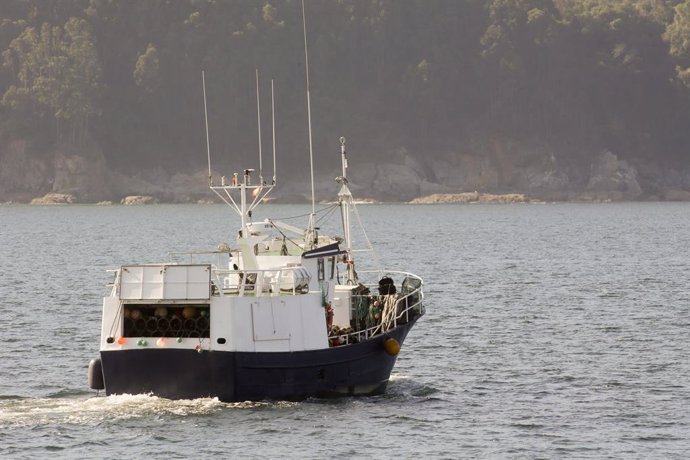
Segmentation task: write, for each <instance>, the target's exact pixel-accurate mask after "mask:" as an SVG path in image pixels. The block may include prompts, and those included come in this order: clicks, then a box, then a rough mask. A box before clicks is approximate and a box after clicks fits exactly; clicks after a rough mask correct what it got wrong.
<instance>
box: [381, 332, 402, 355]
mask: <svg viewBox="0 0 690 460" xmlns="http://www.w3.org/2000/svg"><path fill="white" fill-rule="evenodd" d="M383 348H384V350H386V353H388V354H389V355H391V356H397V355H398V353H400V343H399V342H398V341H397V340H395V339H394V338H393V337H390V338H387V339H386V340H385V341H384V342H383Z"/></svg>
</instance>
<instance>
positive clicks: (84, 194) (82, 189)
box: [53, 146, 110, 202]
mask: <svg viewBox="0 0 690 460" xmlns="http://www.w3.org/2000/svg"><path fill="white" fill-rule="evenodd" d="M83 150H84V149H77V148H74V147H70V146H61V147H59V148H58V150H57V151H56V152H55V156H54V159H53V169H54V174H55V176H54V179H53V191H54V192H60V193H71V194H74V195H78V196H79V198H80V200H81V201H84V202H94V201H99V200H101V199H104V198H106V197H108V196H109V195H110V187H109V182H108V180H107V168H106V164H105V157H104V156H103V154H102V153H101V151H100V150H99V149H97V148H95V147H93V148H91V149H89V150H88V152H89V153H88V154H84V153H83Z"/></svg>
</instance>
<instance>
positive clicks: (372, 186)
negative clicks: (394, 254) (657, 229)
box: [0, 140, 690, 203]
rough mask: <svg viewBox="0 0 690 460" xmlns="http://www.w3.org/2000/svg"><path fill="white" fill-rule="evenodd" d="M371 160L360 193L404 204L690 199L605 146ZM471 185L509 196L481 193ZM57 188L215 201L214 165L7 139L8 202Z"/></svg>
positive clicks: (504, 144)
mask: <svg viewBox="0 0 690 460" xmlns="http://www.w3.org/2000/svg"><path fill="white" fill-rule="evenodd" d="M569 155H570V156H569ZM369 157H370V156H368V154H367V152H358V154H357V157H354V156H353V157H351V158H352V165H351V168H350V169H349V170H348V178H349V179H350V183H349V185H350V189H351V190H352V192H353V195H354V196H355V198H356V199H361V198H365V197H366V198H372V199H375V200H380V201H395V202H406V201H409V200H413V199H415V198H417V197H424V199H423V202H501V201H506V200H507V201H509V202H518V201H520V200H521V199H520V198H519V197H520V196H524V195H520V194H525V195H528V196H530V197H534V198H537V199H542V200H555V201H558V200H578V199H579V200H584V201H618V200H639V199H645V200H667V201H690V169H689V168H683V167H677V166H671V165H661V164H657V163H656V162H653V161H651V160H650V161H648V162H647V163H643V162H639V161H638V162H636V163H635V164H632V163H630V162H628V161H625V160H621V159H619V157H618V156H617V155H616V154H615V153H613V152H603V153H601V154H599V155H597V156H595V158H594V160H593V161H592V162H591V164H587V163H586V162H585V161H584V160H583V159H584V158H588V157H590V155H589V154H588V153H587V152H580V151H573V152H562V151H561V152H560V154H559V155H557V152H552V151H551V150H550V147H548V146H544V145H536V146H526V145H522V144H520V143H518V142H511V141H494V142H492V143H491V144H490V145H481V146H476V147H475V146H469V147H468V146H467V145H466V146H464V147H458V150H457V151H447V152H441V153H437V154H436V155H433V156H432V155H428V154H427V153H426V152H413V153H409V152H408V151H407V150H405V148H402V147H398V148H396V149H394V150H392V151H390V152H387V155H378V154H377V155H376V158H381V157H385V158H386V161H385V162H373V161H370V160H368V158H369ZM571 157H572V159H574V160H573V161H570V160H569V158H571ZM650 158H651V156H650ZM575 160H577V161H575ZM317 169H318V168H317ZM302 173H303V174H302ZM300 174H302V175H303V176H304V177H289V178H288V177H281V180H280V185H279V188H277V189H276V190H275V191H274V192H273V193H272V194H271V196H270V198H271V199H274V200H276V201H280V202H308V201H310V200H311V191H310V181H309V172H308V171H306V172H304V171H302V172H298V173H297V175H298V176H299V175H300ZM340 174H341V171H340V169H339V168H338V170H337V171H332V172H331V173H328V174H325V175H324V174H323V171H319V173H318V174H317V176H316V177H315V179H316V183H315V198H316V200H317V201H327V202H331V201H334V200H335V199H336V195H337V191H338V186H337V185H336V184H335V183H334V182H333V178H334V177H335V176H338V175H340ZM226 175H227V174H226ZM213 177H214V181H215V182H216V183H219V182H220V174H219V173H217V172H214V173H213ZM473 190H484V191H491V192H494V193H499V194H500V193H502V194H503V195H488V194H484V195H482V194H476V196H474V195H473V194H472V191H473ZM458 191H465V192H467V193H457V192H458ZM51 192H52V193H62V194H66V195H71V196H72V197H73V200H74V201H75V202H77V201H78V202H80V203H97V202H101V201H112V202H115V203H118V202H120V201H121V199H122V198H123V197H132V196H138V197H147V198H141V199H140V198H136V199H135V198H125V199H124V200H123V201H127V202H132V203H143V202H148V203H150V202H156V201H160V202H172V203H197V202H199V201H200V200H201V202H209V201H212V200H213V201H217V200H215V196H214V195H213V194H212V193H211V192H210V191H209V189H208V171H207V170H206V168H200V169H199V170H197V171H196V172H192V173H191V174H187V173H171V172H168V171H166V170H164V169H162V168H156V169H152V170H145V171H138V172H136V173H135V174H134V175H125V174H123V173H121V172H118V171H113V170H110V169H108V167H107V164H106V160H105V157H104V155H103V154H102V153H101V151H100V149H99V148H98V146H96V145H94V144H93V143H91V142H89V141H88V140H87V142H86V144H85V145H84V146H82V147H78V146H69V145H62V146H57V147H54V148H53V149H52V150H48V151H39V150H38V148H37V147H36V146H34V145H32V144H31V143H30V142H28V141H24V140H10V141H4V142H0V202H3V201H12V202H20V203H22V202H23V203H27V202H29V201H31V199H32V198H34V197H43V198H42V199H45V197H44V195H45V194H47V193H51ZM513 192H515V193H517V195H516V196H515V197H511V198H506V196H507V195H505V194H506V193H513ZM492 197H494V198H492ZM49 201H50V200H49Z"/></svg>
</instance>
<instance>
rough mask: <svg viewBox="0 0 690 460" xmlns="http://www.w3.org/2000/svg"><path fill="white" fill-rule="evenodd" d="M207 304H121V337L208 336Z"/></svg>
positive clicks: (209, 319)
mask: <svg viewBox="0 0 690 460" xmlns="http://www.w3.org/2000/svg"><path fill="white" fill-rule="evenodd" d="M210 322H211V316H210V307H209V305H208V304H198V305H178V304H125V305H124V324H123V334H122V335H123V336H124V337H181V338H184V337H198V338H208V337H210V336H211V334H210V332H211V328H210Z"/></svg>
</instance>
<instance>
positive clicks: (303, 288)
mask: <svg viewBox="0 0 690 460" xmlns="http://www.w3.org/2000/svg"><path fill="white" fill-rule="evenodd" d="M305 53H306V27H305ZM307 62H308V61H307ZM308 81H309V80H308V67H307V102H308V104H309V105H308V108H309V110H308V113H309V134H310V136H309V138H310V160H311V158H312V152H311V108H310V102H309V83H308ZM258 87H259V84H258V72H257V115H259V107H260V104H259V98H258ZM271 92H272V96H273V85H271ZM272 100H273V97H272ZM272 105H273V104H272ZM204 107H206V91H205V81H204ZM258 119H259V120H260V116H259V117H258ZM206 126H207V133H206V134H207V139H208V121H207V123H206ZM273 126H274V136H273V139H274V142H273V145H274V148H273V164H274V171H273V178H272V180H271V181H270V182H269V181H267V180H266V179H264V177H263V167H262V157H261V143H260V142H259V171H258V178H257V179H254V178H253V177H252V176H253V175H254V174H255V173H256V172H257V171H254V170H253V169H245V170H244V171H243V173H242V174H233V175H232V176H231V177H230V178H225V177H222V178H221V179H220V183H219V184H218V183H216V184H214V182H213V178H212V174H211V155H210V148H209V146H208V142H207V150H208V162H209V185H210V188H211V190H212V191H213V192H214V193H215V194H216V195H217V196H219V197H220V198H221V199H222V200H223V201H224V202H225V203H226V204H227V205H229V206H230V207H231V208H232V209H233V210H234V211H235V212H236V213H237V214H238V215H239V216H240V220H241V225H240V229H239V232H238V236H237V239H236V242H235V247H234V248H230V247H229V246H228V245H225V244H223V245H221V246H219V248H218V249H217V250H215V251H208V252H194V253H174V254H171V260H169V261H167V262H164V263H155V264H145V265H123V266H121V267H120V268H118V269H117V270H114V282H113V284H112V289H111V292H110V295H109V296H107V297H105V298H104V299H103V317H102V324H101V341H100V358H97V359H94V360H92V361H91V363H90V364H89V374H88V375H89V386H90V387H91V388H92V389H98V390H100V389H105V392H106V394H108V395H112V394H124V393H127V394H141V393H151V394H154V395H157V396H161V397H165V398H171V399H182V398H184V399H191V398H201V397H217V398H218V399H220V400H222V401H229V402H230V401H246V400H263V399H273V400H300V399H304V398H307V397H311V396H316V397H329V396H339V395H373V394H380V393H382V392H384V391H385V389H386V386H387V384H388V381H389V378H390V374H391V371H392V369H393V366H394V364H395V360H396V357H397V355H398V353H399V351H400V347H401V346H402V344H403V341H404V340H405V338H406V336H407V334H408V332H409V331H410V329H411V328H412V326H413V325H414V324H415V322H416V321H417V320H418V319H419V318H420V317H421V316H422V315H423V314H424V312H425V309H424V304H423V300H424V294H423V292H422V284H423V283H422V279H421V278H420V277H418V276H416V275H413V274H411V273H405V272H399V271H389V270H385V269H380V268H379V269H376V270H356V267H357V266H359V263H358V262H357V264H356V262H355V258H354V253H355V250H354V249H353V246H352V237H351V226H350V222H351V215H352V214H353V213H356V207H355V203H354V201H353V198H352V194H351V192H350V189H349V187H348V179H347V159H346V151H345V138H341V140H340V144H341V162H342V175H341V176H339V177H338V178H336V181H337V182H338V184H339V187H340V188H339V192H338V202H337V204H336V205H335V207H333V206H332V207H331V208H327V209H330V210H333V209H335V208H339V209H340V220H341V224H342V229H343V235H342V237H341V236H329V235H322V234H319V228H318V227H317V226H316V215H317V212H316V210H315V206H314V192H313V190H314V188H313V183H314V181H313V166H312V168H311V171H312V212H311V214H310V215H309V220H308V222H307V225H306V226H305V227H304V228H299V227H295V226H293V225H290V224H287V223H284V222H280V221H278V220H274V219H268V218H267V219H264V220H261V221H257V222H255V221H253V215H254V211H255V210H256V208H257V207H258V206H259V205H260V204H261V203H262V201H263V200H264V199H265V198H266V197H267V195H268V194H269V193H270V192H271V191H272V189H273V188H274V186H275V184H276V174H275V122H274V123H273ZM260 138H261V135H260V123H259V139H260ZM357 217H358V216H357Z"/></svg>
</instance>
